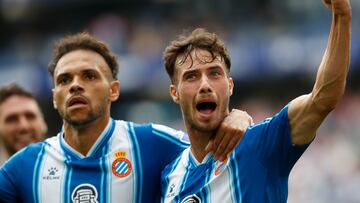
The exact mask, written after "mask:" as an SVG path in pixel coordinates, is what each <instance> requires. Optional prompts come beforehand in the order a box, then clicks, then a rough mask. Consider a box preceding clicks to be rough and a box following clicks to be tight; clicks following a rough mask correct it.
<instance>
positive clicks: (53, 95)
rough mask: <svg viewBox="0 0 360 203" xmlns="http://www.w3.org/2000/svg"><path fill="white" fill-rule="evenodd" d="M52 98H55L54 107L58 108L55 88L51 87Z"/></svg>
mask: <svg viewBox="0 0 360 203" xmlns="http://www.w3.org/2000/svg"><path fill="white" fill-rule="evenodd" d="M51 93H52V98H53V106H54V109H57V105H56V101H55V89H51Z"/></svg>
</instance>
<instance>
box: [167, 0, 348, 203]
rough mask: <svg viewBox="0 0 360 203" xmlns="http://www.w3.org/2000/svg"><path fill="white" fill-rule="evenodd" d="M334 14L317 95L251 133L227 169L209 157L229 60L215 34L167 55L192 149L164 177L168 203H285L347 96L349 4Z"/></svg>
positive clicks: (227, 85)
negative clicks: (308, 153) (296, 171)
mask: <svg viewBox="0 0 360 203" xmlns="http://www.w3.org/2000/svg"><path fill="white" fill-rule="evenodd" d="M325 3H326V5H327V6H328V7H329V8H330V10H331V11H332V13H333V19H332V26H331V31H330V37H329V41H328V46H327V50H326V52H325V55H324V57H323V60H322V63H321V64H320V67H319V70H318V74H317V78H316V82H315V85H314V88H313V90H312V92H311V93H309V94H306V95H302V96H300V97H298V98H296V99H294V100H292V101H291V102H290V103H289V104H288V105H286V106H285V107H284V108H283V109H282V110H281V111H280V112H279V113H277V114H276V115H275V116H274V117H272V118H270V119H266V120H264V121H263V122H261V123H259V124H256V125H254V126H252V127H250V128H249V129H248V130H247V131H246V133H245V135H244V138H243V140H242V141H241V143H240V144H239V145H238V146H237V147H236V149H235V151H234V152H233V153H232V154H231V155H230V156H229V158H228V160H226V161H224V162H220V161H216V160H214V159H213V156H212V155H211V154H209V153H207V151H206V150H205V146H206V144H207V142H208V141H209V139H210V137H211V135H212V134H213V131H214V130H215V129H216V127H217V126H218V125H219V123H220V122H221V120H222V119H223V117H224V115H225V114H226V113H227V112H228V111H229V107H228V104H229V97H230V96H231V94H232V92H233V87H234V84H233V81H232V79H231V78H230V76H229V72H230V64H231V63H230V57H229V54H228V52H227V50H226V48H225V47H224V44H223V42H222V41H220V40H219V39H218V37H217V36H216V35H215V34H212V33H209V32H207V31H205V30H204V29H196V30H194V31H193V32H192V33H191V34H190V35H188V36H180V37H179V38H178V39H177V40H175V41H173V42H172V43H171V44H170V45H169V46H168V47H167V48H166V50H165V52H164V60H165V68H166V70H167V73H168V74H169V76H170V79H171V81H172V84H171V85H170V94H171V97H172V99H173V100H174V102H176V103H178V104H179V105H180V107H181V110H182V114H183V118H184V121H185V127H186V129H187V133H188V135H189V138H190V143H191V146H190V147H188V148H187V149H186V150H184V152H183V153H182V154H181V155H179V156H178V158H176V159H175V160H174V161H173V162H172V163H171V164H169V165H168V166H166V168H165V170H164V171H163V172H162V178H161V184H162V201H163V202H178V203H190V202H194V203H199V202H201V203H206V202H235V203H239V202H246V203H259V202H274V203H275V202H276V203H280V202H286V200H287V195H288V177H289V173H290V170H291V168H292V167H293V166H294V164H295V162H296V161H297V160H298V159H299V157H300V156H301V155H302V153H303V152H304V151H305V149H306V148H307V146H308V145H309V144H310V143H311V141H312V140H313V139H314V137H315V134H316V130H317V129H318V127H319V126H320V124H321V123H322V121H323V120H324V119H325V117H326V116H327V115H328V114H329V113H330V112H331V111H332V110H333V109H334V107H335V105H336V104H337V102H338V101H339V99H340V98H341V96H342V95H343V93H344V88H345V80H346V75H347V72H348V66H349V55H350V51H349V48H350V45H349V44H350V20H351V8H350V3H349V1H348V0H332V1H330V0H329V1H326V2H325Z"/></svg>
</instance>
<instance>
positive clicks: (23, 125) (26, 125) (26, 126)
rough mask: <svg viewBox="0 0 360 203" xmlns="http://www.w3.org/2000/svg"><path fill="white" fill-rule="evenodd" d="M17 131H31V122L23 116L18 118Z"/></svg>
mask: <svg viewBox="0 0 360 203" xmlns="http://www.w3.org/2000/svg"><path fill="white" fill-rule="evenodd" d="M19 129H20V131H21V132H28V131H30V129H31V122H30V120H29V119H28V118H26V116H25V115H22V116H20V118H19Z"/></svg>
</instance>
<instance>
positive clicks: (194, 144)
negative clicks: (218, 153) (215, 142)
mask: <svg viewBox="0 0 360 203" xmlns="http://www.w3.org/2000/svg"><path fill="white" fill-rule="evenodd" d="M189 129H190V128H188V133H189V139H190V143H191V152H192V153H193V155H194V157H195V158H196V160H197V161H198V162H199V163H201V162H202V161H203V160H204V158H205V156H206V155H207V153H208V152H206V150H205V148H206V145H207V144H208V143H209V141H210V139H211V138H212V136H213V134H214V132H211V131H210V132H201V131H199V130H195V129H190V130H189Z"/></svg>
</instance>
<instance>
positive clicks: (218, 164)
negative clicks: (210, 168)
mask: <svg viewBox="0 0 360 203" xmlns="http://www.w3.org/2000/svg"><path fill="white" fill-rule="evenodd" d="M228 160H229V159H226V160H225V161H224V162H219V161H216V163H215V176H218V175H220V174H221V173H222V172H223V171H224V170H225V169H226V166H227V164H228Z"/></svg>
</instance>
